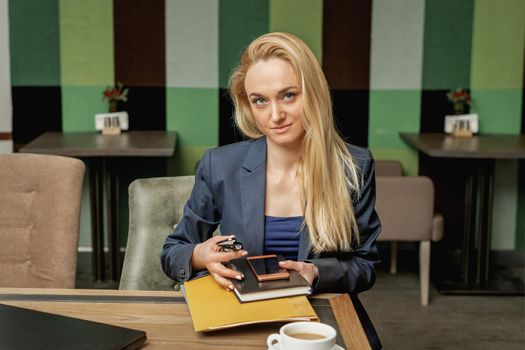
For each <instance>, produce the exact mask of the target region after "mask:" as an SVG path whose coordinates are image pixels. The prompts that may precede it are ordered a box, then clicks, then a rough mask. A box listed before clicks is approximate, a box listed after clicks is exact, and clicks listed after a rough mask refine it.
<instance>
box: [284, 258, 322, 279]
mask: <svg viewBox="0 0 525 350" xmlns="http://www.w3.org/2000/svg"><path fill="white" fill-rule="evenodd" d="M279 266H280V267H284V268H285V269H288V270H295V271H297V272H299V273H300V274H301V276H303V278H304V279H305V280H306V281H307V282H308V283H310V285H312V284H313V283H314V281H315V279H316V278H317V276H319V270H318V269H317V266H315V265H314V264H312V263H305V262H301V261H293V260H285V261H280V262H279Z"/></svg>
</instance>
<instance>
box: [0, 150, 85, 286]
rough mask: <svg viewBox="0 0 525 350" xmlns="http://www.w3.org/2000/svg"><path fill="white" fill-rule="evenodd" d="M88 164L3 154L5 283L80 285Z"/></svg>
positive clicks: (0, 274)
mask: <svg viewBox="0 0 525 350" xmlns="http://www.w3.org/2000/svg"><path fill="white" fill-rule="evenodd" d="M84 171H85V166H84V163H82V161H80V160H78V159H74V158H67V157H60V156H53V155H42V154H22V153H16V154H3V155H0V287H38V288H74V287H75V274H76V268H77V249H78V248H77V247H78V229H79V222H80V203H81V196H82V181H83V179H84Z"/></svg>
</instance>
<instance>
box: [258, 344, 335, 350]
mask: <svg viewBox="0 0 525 350" xmlns="http://www.w3.org/2000/svg"><path fill="white" fill-rule="evenodd" d="M273 348H274V349H276V350H280V349H281V346H280V345H279V344H274V345H273ZM274 349H270V348H268V350H274ZM332 350H345V348H343V347H342V346H339V345H337V344H335V345H334V347H333V348H332Z"/></svg>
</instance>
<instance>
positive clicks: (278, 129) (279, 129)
mask: <svg viewBox="0 0 525 350" xmlns="http://www.w3.org/2000/svg"><path fill="white" fill-rule="evenodd" d="M290 126H292V123H290V124H286V125H282V126H278V127H274V128H272V130H273V131H274V132H275V133H276V134H282V133H284V132H286V131H287V130H288V129H289V128H290Z"/></svg>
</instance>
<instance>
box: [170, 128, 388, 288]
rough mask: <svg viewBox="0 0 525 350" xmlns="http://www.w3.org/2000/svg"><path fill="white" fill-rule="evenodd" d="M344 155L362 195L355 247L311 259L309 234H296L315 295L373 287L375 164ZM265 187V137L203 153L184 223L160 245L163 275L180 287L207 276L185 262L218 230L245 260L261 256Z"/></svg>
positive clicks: (362, 155) (359, 153) (359, 155)
mask: <svg viewBox="0 0 525 350" xmlns="http://www.w3.org/2000/svg"><path fill="white" fill-rule="evenodd" d="M349 149H350V152H351V154H352V157H353V158H354V162H355V164H356V165H357V168H358V169H359V171H360V174H361V176H362V179H363V189H362V194H361V196H360V197H359V198H357V199H355V200H354V212H355V216H356V219H357V225H358V227H359V232H360V243H359V244H358V245H356V246H355V247H354V249H353V250H352V251H350V252H322V253H320V254H315V253H312V252H311V251H310V247H309V242H310V240H309V236H308V233H307V232H302V233H301V236H300V241H299V252H298V260H299V261H309V262H312V263H314V264H315V265H317V267H318V270H319V277H318V279H317V283H316V285H315V286H314V292H316V293H319V292H342V293H344V292H346V293H350V294H356V293H358V292H361V291H364V290H366V289H369V288H370V287H371V286H372V285H373V283H374V282H375V272H374V266H373V265H374V264H375V263H377V262H379V254H378V251H377V248H376V245H375V241H376V238H377V236H378V235H379V232H380V222H379V219H378V217H377V214H376V212H375V210H374V205H375V174H374V160H373V158H372V155H371V153H370V151H368V150H367V149H363V148H359V147H356V146H352V145H349ZM265 186H266V138H265V137H261V138H259V139H256V140H250V141H244V142H239V143H235V144H231V145H227V146H223V147H219V148H215V149H211V150H208V151H206V152H205V154H204V156H203V158H202V160H201V161H200V163H199V166H198V168H197V173H196V176H195V186H194V187H193V191H192V193H191V197H190V199H189V200H188V202H187V203H186V206H185V208H184V215H183V218H182V220H181V221H180V223H179V224H178V225H177V227H176V228H175V230H174V231H173V233H171V234H170V235H169V236H168V237H167V238H166V241H165V243H164V247H163V249H162V253H161V262H162V268H163V269H164V272H165V273H166V274H167V275H168V276H169V277H170V278H172V279H174V280H176V281H179V282H184V281H186V280H188V279H192V278H195V277H197V276H199V275H202V274H204V273H206V271H193V270H192V268H191V263H190V259H191V256H192V253H193V248H194V247H195V245H196V244H198V243H200V242H203V241H205V240H207V239H208V238H210V237H211V236H212V233H213V231H214V230H215V229H216V228H217V226H218V225H220V230H221V232H222V234H224V235H229V234H235V235H236V237H237V239H238V240H239V241H240V242H242V243H243V245H244V249H246V250H247V251H248V254H249V255H262V254H263V247H264V208H265V205H264V200H265Z"/></svg>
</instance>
